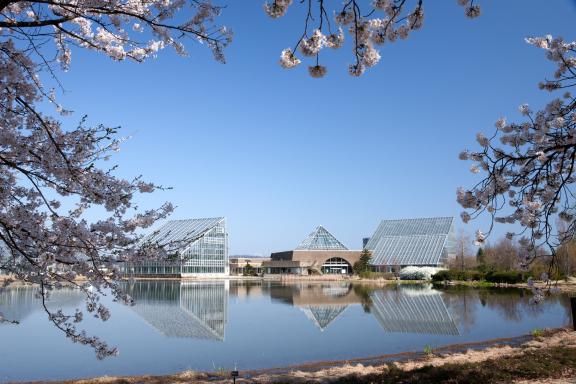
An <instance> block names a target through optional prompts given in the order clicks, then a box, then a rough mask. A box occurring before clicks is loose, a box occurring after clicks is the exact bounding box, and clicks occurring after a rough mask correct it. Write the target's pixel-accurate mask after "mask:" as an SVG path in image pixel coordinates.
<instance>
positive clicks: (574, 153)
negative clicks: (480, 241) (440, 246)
mask: <svg viewBox="0 0 576 384" xmlns="http://www.w3.org/2000/svg"><path fill="white" fill-rule="evenodd" d="M526 42H528V43H529V44H531V45H534V46H536V47H538V48H541V49H543V50H544V51H545V52H546V57H547V59H548V60H550V61H552V62H554V63H555V64H556V71H555V73H554V75H553V78H552V79H547V80H545V81H543V82H541V83H540V84H539V87H540V88H541V89H543V90H547V91H550V92H551V94H552V96H553V98H552V100H551V101H550V102H549V103H548V104H547V105H545V106H544V108H543V109H541V110H539V111H536V112H534V111H533V110H531V109H530V108H529V106H528V104H522V105H520V107H519V108H518V109H519V112H520V113H521V115H522V116H523V118H524V120H523V121H521V122H507V121H506V119H505V118H500V119H498V120H497V122H496V124H495V128H496V132H495V133H494V134H492V135H491V136H490V138H487V137H486V136H485V135H484V134H483V133H478V134H477V136H476V138H477V141H478V143H479V144H480V146H481V148H480V149H479V150H478V152H470V151H463V152H461V153H460V155H459V158H460V159H461V160H468V161H472V162H473V165H472V168H471V169H472V170H473V172H474V170H479V171H480V172H482V174H483V175H484V178H483V179H482V180H480V181H479V182H478V183H477V184H476V185H475V186H473V187H472V188H470V189H463V188H459V189H458V191H457V200H458V202H459V203H460V205H462V207H463V208H465V209H467V210H468V211H465V212H463V213H462V215H461V217H462V219H463V220H464V221H465V222H467V221H469V220H471V219H474V218H476V217H478V216H479V215H480V214H482V213H484V212H487V213H488V214H489V215H490V217H491V219H492V225H493V224H494V223H502V224H516V225H517V228H519V230H516V231H513V232H509V234H508V235H507V237H509V238H512V237H519V238H520V244H521V245H522V247H523V248H524V250H525V252H524V254H525V257H524V259H523V260H522V264H523V265H524V266H527V265H528V264H530V263H531V262H532V261H533V260H534V258H536V257H538V256H539V255H541V254H542V252H545V253H547V254H549V255H552V263H551V264H550V268H553V267H554V255H555V250H556V248H557V247H558V246H559V245H561V244H562V243H563V242H565V241H567V240H569V239H573V238H574V236H575V235H576V224H575V220H574V218H575V215H576V208H575V207H576V199H575V196H574V182H575V181H576V175H575V172H574V171H575V165H576V98H575V97H573V96H572V95H571V94H570V93H569V92H566V89H567V88H570V87H573V86H574V85H575V84H576V83H575V82H574V80H576V42H565V41H564V40H563V39H561V38H553V37H552V36H544V37H531V38H527V39H526ZM557 90H562V92H563V94H562V95H557V94H555V93H556V91H557ZM556 222H561V223H564V224H562V225H556V224H555V223H556ZM491 229H492V226H491V227H490V230H489V231H488V233H490V231H491ZM544 250H545V251H544ZM544 280H548V279H544Z"/></svg>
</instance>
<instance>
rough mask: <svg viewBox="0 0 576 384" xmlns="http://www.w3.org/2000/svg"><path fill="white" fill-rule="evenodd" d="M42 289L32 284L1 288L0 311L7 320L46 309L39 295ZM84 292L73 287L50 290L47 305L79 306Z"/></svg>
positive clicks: (54, 306)
mask: <svg viewBox="0 0 576 384" xmlns="http://www.w3.org/2000/svg"><path fill="white" fill-rule="evenodd" d="M39 292H40V289H39V288H37V287H32V286H14V287H10V288H6V289H1V290H0V313H2V315H3V316H4V318H5V319H7V320H15V321H22V320H23V319H24V318H25V317H26V316H28V315H30V314H31V313H32V312H34V311H38V310H44V308H43V307H42V301H41V300H40V298H39V297H37V295H38V294H39ZM82 299H83V294H82V293H81V292H80V291H79V290H77V289H73V288H62V289H56V290H53V291H51V292H50V296H49V298H48V300H46V305H47V306H48V308H50V309H56V308H69V307H77V306H79V304H80V303H81V301H82Z"/></svg>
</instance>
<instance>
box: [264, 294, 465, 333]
mask: <svg viewBox="0 0 576 384" xmlns="http://www.w3.org/2000/svg"><path fill="white" fill-rule="evenodd" d="M270 296H271V297H272V299H275V300H277V301H281V302H284V303H287V304H290V305H293V306H296V307H299V308H300V309H301V310H302V311H303V312H304V313H305V314H306V316H307V317H308V318H309V319H310V320H312V322H313V323H314V324H315V325H316V326H317V327H318V328H319V329H320V330H322V331H323V330H325V329H326V328H327V327H328V326H329V325H330V324H331V323H332V322H333V321H334V320H336V319H337V318H338V316H340V315H341V314H342V313H343V312H344V310H345V309H346V308H347V307H348V306H349V305H355V304H361V305H362V306H363V307H364V308H365V311H366V312H370V313H371V314H372V315H373V316H374V317H375V318H376V320H377V321H378V323H379V324H380V326H381V327H382V329H383V330H384V331H385V332H398V333H419V334H433V335H459V331H458V327H457V326H456V323H455V322H454V320H453V318H452V316H451V314H450V312H449V311H448V309H447V308H446V305H445V303H444V300H443V297H442V293H441V292H440V291H437V290H434V289H432V288H431V287H429V286H406V287H401V286H399V287H395V288H390V287H384V288H370V287H367V286H362V285H354V286H353V285H352V284H350V283H341V284H334V283H332V284H291V285H272V286H271V287H270Z"/></svg>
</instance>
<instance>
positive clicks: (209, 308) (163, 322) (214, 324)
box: [126, 281, 228, 340]
mask: <svg viewBox="0 0 576 384" xmlns="http://www.w3.org/2000/svg"><path fill="white" fill-rule="evenodd" d="M126 291H127V293H128V294H130V295H131V296H132V297H133V298H134V299H135V301H136V304H135V305H134V306H133V307H132V309H133V310H134V312H136V313H137V314H138V315H139V316H140V317H142V318H143V319H144V320H145V321H146V322H147V323H148V324H150V325H151V326H152V327H154V328H156V329H157V330H158V331H159V332H160V333H162V334H164V335H165V336H169V337H179V338H185V337H189V338H195V339H206V340H224V329H225V326H226V320H227V306H228V287H227V282H225V281H214V282H205V281H204V282H180V281H137V282H136V283H134V284H130V285H129V286H127V289H126Z"/></svg>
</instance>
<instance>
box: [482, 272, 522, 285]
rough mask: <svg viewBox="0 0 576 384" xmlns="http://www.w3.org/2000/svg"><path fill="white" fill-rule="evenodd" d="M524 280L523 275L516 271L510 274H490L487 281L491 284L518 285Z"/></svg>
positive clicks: (487, 275)
mask: <svg viewBox="0 0 576 384" xmlns="http://www.w3.org/2000/svg"><path fill="white" fill-rule="evenodd" d="M523 280H524V278H523V276H522V273H520V272H516V271H509V272H488V273H487V274H486V281H489V282H491V283H506V284H517V283H520V282H522V281H523Z"/></svg>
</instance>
